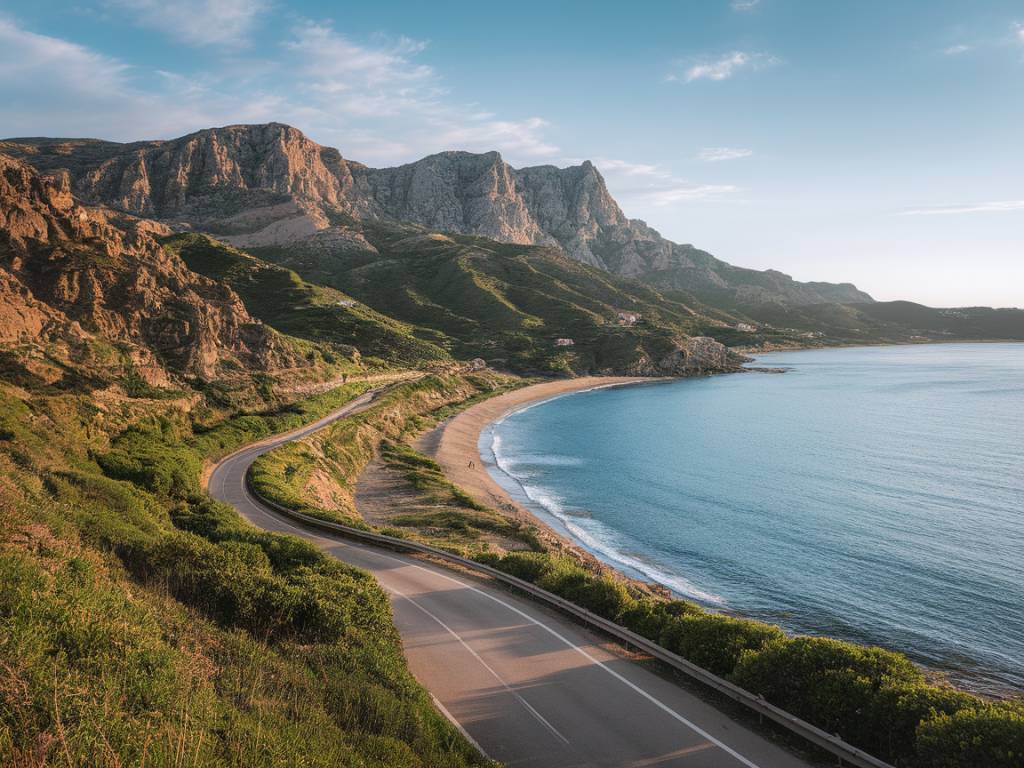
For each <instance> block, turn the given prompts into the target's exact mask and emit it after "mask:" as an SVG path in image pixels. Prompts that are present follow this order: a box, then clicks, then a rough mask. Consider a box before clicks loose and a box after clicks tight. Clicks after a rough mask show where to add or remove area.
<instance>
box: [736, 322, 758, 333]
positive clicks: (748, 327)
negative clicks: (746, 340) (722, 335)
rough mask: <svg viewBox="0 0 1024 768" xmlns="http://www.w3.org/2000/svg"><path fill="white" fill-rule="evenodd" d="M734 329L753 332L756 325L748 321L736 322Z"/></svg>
mask: <svg viewBox="0 0 1024 768" xmlns="http://www.w3.org/2000/svg"><path fill="white" fill-rule="evenodd" d="M736 330H737V331H743V333H754V332H755V331H756V330H757V326H756V325H751V324H750V323H736Z"/></svg>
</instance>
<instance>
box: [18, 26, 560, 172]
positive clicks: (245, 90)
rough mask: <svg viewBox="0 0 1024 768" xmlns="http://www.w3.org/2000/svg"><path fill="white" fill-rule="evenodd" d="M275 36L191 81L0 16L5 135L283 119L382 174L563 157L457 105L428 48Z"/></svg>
mask: <svg viewBox="0 0 1024 768" xmlns="http://www.w3.org/2000/svg"><path fill="white" fill-rule="evenodd" d="M272 32H273V34H274V35H275V36H276V40H277V46H278V48H279V51H281V52H283V54H282V55H279V56H275V57H273V58H271V59H268V58H263V57H261V56H257V55H256V54H253V53H249V52H248V51H246V50H245V49H244V48H241V47H235V48H233V49H231V52H230V53H226V54H224V55H223V56H220V57H218V58H216V59H215V65H213V66H211V67H209V68H206V69H202V70H199V71H198V72H197V73H195V74H188V75H186V74H183V73H182V72H175V71H171V70H168V69H149V68H147V67H142V66H134V65H131V64H129V63H126V62H124V61H121V60H118V59H115V58H112V57H108V56H105V55H102V54H100V53H98V52H96V51H94V50H91V49H89V48H87V47H85V46H82V45H78V44H76V43H73V42H70V41H67V40H63V39H59V38H55V37H49V36H46V35H40V34H37V33H34V32H31V31H29V30H26V29H24V28H22V27H20V26H18V25H17V24H16V23H15V22H13V21H10V20H8V19H6V18H4V17H3V16H0V103H2V104H4V108H3V109H2V110H0V136H4V135H6V136H14V135H20V136H25V135H51V136H53V135H65V136H66V135H69V134H71V135H78V136H95V137H100V138H107V139H113V140H118V141H132V140H137V139H142V138H169V137H173V136H178V135H181V134H184V133H188V132H190V131H194V130H198V129H200V128H206V127H210V126H215V125H225V124H229V123H240V122H267V121H270V120H278V121H281V122H286V123H291V124H292V125H295V126H296V127H298V128H301V129H302V130H304V131H305V132H306V133H308V134H309V135H310V136H311V137H312V138H314V139H316V140H318V141H320V142H321V143H325V144H329V145H333V146H337V147H338V148H339V149H341V150H342V152H344V153H345V154H346V155H347V156H350V157H354V158H358V159H359V160H362V161H363V162H368V163H371V164H379V165H390V164H394V163H396V162H404V161H408V160H412V159H415V158H418V157H421V156H422V155H424V154H427V153H430V152H437V151H440V150H444V149H469V150H474V151H484V150H492V149H497V150H499V151H501V152H502V153H505V154H506V155H508V157H509V159H510V160H512V161H513V162H518V163H523V162H530V161H536V160H538V159H540V158H550V157H553V156H555V155H557V154H558V152H559V150H558V147H557V146H555V145H554V144H553V143H551V141H550V140H549V139H548V138H547V133H548V132H549V125H548V123H547V121H546V120H545V119H544V118H543V117H541V116H538V115H530V116H526V117H515V118H510V117H509V116H507V115H501V114H499V113H497V112H496V111H492V110H489V109H486V108H485V107H483V106H481V105H480V104H476V103H464V102H462V101H460V100H458V99H457V98H455V97H454V96H453V95H452V94H451V92H450V90H449V89H448V88H447V87H446V85H445V83H444V82H443V78H442V77H441V75H440V74H439V73H438V72H437V71H435V69H434V68H432V67H431V66H430V65H429V64H427V63H425V62H424V61H423V60H422V57H423V56H424V55H425V52H426V51H427V49H428V47H427V44H426V43H425V42H423V41H418V40H412V39H409V38H404V37H399V38H395V39H384V38H373V39H370V40H366V41H362V40H356V39H354V38H351V37H349V36H346V35H342V34H340V33H338V32H337V31H335V30H334V29H333V27H331V26H330V25H328V24H323V23H313V22H308V21H301V20H300V21H295V20H293V21H292V23H291V25H290V26H286V27H284V28H282V29H279V30H278V29H273V30H272ZM189 44H192V43H189ZM263 53H264V54H265V51H264V52H263Z"/></svg>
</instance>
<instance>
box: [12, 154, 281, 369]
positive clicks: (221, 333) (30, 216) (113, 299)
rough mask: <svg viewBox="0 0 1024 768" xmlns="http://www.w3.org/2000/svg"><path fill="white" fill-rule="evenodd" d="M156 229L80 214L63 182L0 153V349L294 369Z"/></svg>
mask: <svg viewBox="0 0 1024 768" xmlns="http://www.w3.org/2000/svg"><path fill="white" fill-rule="evenodd" d="M158 229H159V226H158V225H154V224H153V223H152V222H146V221H139V220H136V219H133V218H132V217H130V216H126V215H124V214H119V213H113V212H110V211H106V210H104V209H98V208H86V207H83V206H81V205H79V204H78V203H76V202H75V200H74V198H73V196H72V194H71V188H70V184H69V179H68V176H67V175H64V174H60V175H56V176H54V177H52V178H50V179H44V178H42V177H41V176H40V175H39V174H38V173H36V172H35V171H34V170H32V169H30V168H29V167H28V166H27V165H25V164H23V163H21V162H19V161H17V160H15V159H13V158H10V157H7V156H5V155H2V154H0V300H2V302H3V309H2V310H0V341H5V342H12V341H26V340H32V341H42V342H46V341H48V340H59V341H62V342H66V341H67V339H68V338H70V337H78V338H83V339H84V338H99V339H103V340H105V341H107V342H113V343H115V344H120V345H126V346H128V347H130V349H131V354H132V356H133V358H134V359H135V361H136V362H137V363H139V365H140V367H141V368H143V369H145V370H153V371H169V372H173V373H175V374H185V375H192V376H202V377H212V376H215V375H217V374H218V373H221V372H223V371H224V370H226V369H227V368H238V367H239V366H242V367H248V368H259V369H265V368H281V367H290V366H293V365H295V364H297V363H298V361H297V359H296V358H295V355H294V353H293V352H291V351H290V349H289V348H288V347H287V346H286V345H285V344H284V343H283V342H282V341H281V339H280V338H279V337H278V336H277V335H276V334H274V333H273V332H272V331H270V330H269V329H268V328H266V327H265V326H263V325H262V324H260V323H258V322H256V321H254V320H253V319H252V318H251V317H250V316H249V314H248V312H247V311H246V309H245V307H244V306H243V305H242V302H241V301H240V299H239V298H238V296H237V295H236V294H235V293H234V292H233V291H231V290H230V289H229V288H227V287H226V286H224V285H223V284H221V283H218V282H216V281H213V280H210V279H208V278H205V277H202V276H200V275H197V274H195V273H193V272H191V271H189V270H188V269H187V268H186V267H185V265H184V263H183V262H182V261H181V260H180V259H179V258H177V257H176V256H174V255H172V254H170V253H168V252H166V251H165V250H164V249H163V248H161V247H160V245H159V243H158V242H157V240H156V239H155V237H154V234H155V232H154V230H158ZM157 378H160V375H157Z"/></svg>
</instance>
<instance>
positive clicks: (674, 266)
mask: <svg viewBox="0 0 1024 768" xmlns="http://www.w3.org/2000/svg"><path fill="white" fill-rule="evenodd" d="M0 151H7V152H10V153H12V154H16V155H18V156H19V157H21V158H23V159H25V160H26V161H27V162H30V163H32V164H34V165H35V166H36V167H38V168H40V169H41V170H44V171H48V172H54V171H58V170H62V171H66V172H67V173H68V175H69V178H70V182H71V188H72V190H73V192H74V193H75V195H76V196H78V197H80V198H81V199H83V200H86V201H88V202H94V203H97V204H104V205H109V206H112V207H114V208H116V209H118V210H122V211H126V212H128V213H132V214H134V215H138V216H152V217H156V218H159V219H161V220H164V221H167V222H168V223H170V224H171V225H172V226H174V227H175V228H188V227H195V228H198V229H202V230H204V231H207V232H210V233H212V234H215V235H217V236H220V237H222V238H224V239H226V240H228V241H230V242H233V243H235V244H237V245H242V246H259V245H287V244H292V243H295V242H298V241H300V240H304V239H307V238H309V237H311V236H313V235H315V234H316V233H318V232H321V231H323V230H325V229H330V228H338V227H339V226H340V227H342V228H343V227H344V224H345V221H346V219H347V217H353V218H358V219H390V220H395V221H405V222H412V223H415V224H420V225H423V226H426V227H430V228H432V229H436V230H441V231H448V232H456V233H461V234H471V235H479V236H482V237H487V238H491V239H493V240H498V241H501V242H508V243H520V244H532V245H556V246H558V247H560V248H561V249H562V250H564V251H565V252H566V253H567V254H568V255H569V256H571V257H572V258H574V259H576V260H578V261H581V262H584V263H586V264H589V265H592V266H596V267H600V268H602V269H605V270H607V271H609V272H612V273H614V274H618V275H623V276H628V277H635V278H639V279H642V280H644V281H646V282H649V283H651V284H652V285H655V286H658V287H663V288H675V289H682V290H687V291H694V292H698V293H707V292H712V293H714V292H719V293H724V294H725V295H726V296H725V297H726V298H728V299H733V300H736V301H739V302H741V303H761V302H773V301H777V302H784V303H800V304H812V303H820V302H832V301H847V302H865V301H871V297H870V296H868V295H867V294H865V293H862V292H860V291H858V290H857V289H856V288H855V287H854V286H852V285H848V284H846V285H833V284H830V283H800V282H797V281H795V280H793V279H792V278H790V277H789V276H787V275H783V274H782V273H779V272H758V271H756V270H745V269H740V268H736V267H733V266H731V265H729V264H726V263H725V262H722V261H719V260H718V259H715V258H714V257H713V256H711V255H710V254H708V253H706V252H704V251H700V250H698V249H696V248H694V247H692V246H689V245H680V244H677V243H673V242H671V241H669V240H666V239H665V238H663V237H662V236H661V235H660V234H659V233H658V232H657V231H655V230H653V229H652V228H650V227H648V226H647V225H646V224H645V223H644V222H642V221H639V220H636V219H628V218H627V217H626V216H625V215H624V214H623V212H622V210H621V209H620V208H619V206H618V204H617V203H616V202H615V200H614V199H613V198H612V196H611V194H610V193H609V191H608V188H607V186H606V185H605V182H604V179H603V178H602V177H601V174H600V173H599V172H598V170H597V168H595V167H594V166H593V164H591V163H590V162H585V163H583V164H582V165H579V166H575V167H570V168H556V167H554V166H539V167H535V168H522V169H518V170H516V169H513V168H512V167H511V166H509V165H508V164H507V163H505V162H504V160H502V158H501V156H500V155H499V154H498V153H496V152H488V153H485V154H479V155H478V154H472V153H468V152H442V153H440V154H437V155H431V156H429V157H426V158H424V159H422V160H419V161H417V162H415V163H410V164H407V165H403V166H399V167H397V168H383V169H373V168H367V167H366V166H364V165H361V164H359V163H355V162H352V161H350V160H346V159H345V158H343V157H342V156H341V154H340V153H339V152H338V151H337V150H336V149H332V148H329V147H322V146H320V145H319V144H316V143H315V142H313V141H311V140H310V139H308V138H306V137H305V136H304V135H303V134H302V133H301V132H300V131H298V130H296V129H295V128H291V127H289V126H286V125H282V124H279V123H270V124H267V125H239V126H229V127H226V128H215V129H209V130H205V131H199V132H197V133H194V134H191V135H189V136H185V137H182V138H180V139H174V140H171V141H164V142H158V141H153V142H139V143H135V144H114V143H111V142H102V141H92V140H63V139H26V140H12V141H9V142H3V143H0Z"/></svg>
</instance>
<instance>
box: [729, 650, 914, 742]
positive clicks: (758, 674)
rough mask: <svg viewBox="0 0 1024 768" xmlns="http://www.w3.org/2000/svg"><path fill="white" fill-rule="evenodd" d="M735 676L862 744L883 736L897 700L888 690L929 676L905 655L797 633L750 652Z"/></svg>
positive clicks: (790, 709)
mask: <svg viewBox="0 0 1024 768" xmlns="http://www.w3.org/2000/svg"><path fill="white" fill-rule="evenodd" d="M732 679H733V682H735V683H736V684H737V685H740V686H742V687H744V688H746V689H747V690H749V691H751V692H752V693H757V694H761V695H763V696H764V697H765V698H766V699H768V701H770V702H772V703H773V704H775V705H776V706H779V707H782V708H783V709H785V710H787V711H788V712H791V713H792V714H794V715H796V716H797V717H801V718H803V719H805V720H807V721H809V722H811V723H814V724H815V725H817V726H818V727H819V728H822V729H824V730H826V731H828V732H829V733H839V734H840V735H841V736H842V737H843V738H844V739H846V740H847V741H849V742H851V743H852V744H855V745H857V746H862V747H863V746H866V745H873V744H874V743H875V742H877V741H878V738H877V733H876V732H875V727H876V725H877V724H878V723H880V722H883V720H884V717H885V715H883V713H884V712H885V711H886V709H887V704H888V702H889V701H890V700H891V696H890V694H889V693H888V692H887V689H889V688H892V687H899V686H901V685H918V684H921V683H922V682H923V680H924V678H923V675H922V674H921V672H920V670H918V669H917V667H915V666H914V665H913V663H911V661H910V660H909V659H908V658H907V657H906V656H903V655H902V654H899V653H894V652H892V651H886V650H883V649H881V648H874V647H867V646H860V645H854V644H853V643H847V642H843V641H840V640H832V639H829V638H821V637H797V638H793V639H790V640H783V641H780V642H775V643H773V644H771V645H769V646H768V647H767V648H765V649H764V650H762V651H759V652H756V651H751V652H747V653H745V654H743V656H742V657H741V658H740V661H739V664H738V665H737V667H736V670H735V671H734V672H733V674H732ZM898 746H899V749H903V748H905V747H906V746H907V745H898Z"/></svg>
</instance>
